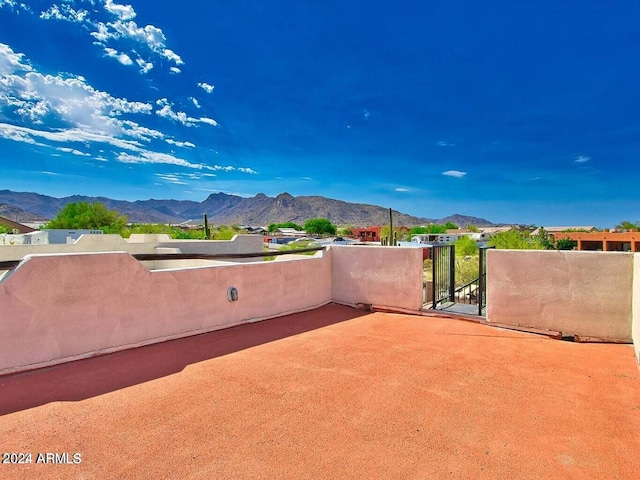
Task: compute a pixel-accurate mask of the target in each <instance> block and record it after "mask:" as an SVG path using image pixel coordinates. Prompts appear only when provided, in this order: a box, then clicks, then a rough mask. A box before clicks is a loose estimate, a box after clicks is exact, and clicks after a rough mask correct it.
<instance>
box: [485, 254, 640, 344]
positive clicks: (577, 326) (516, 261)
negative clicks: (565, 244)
mask: <svg viewBox="0 0 640 480" xmlns="http://www.w3.org/2000/svg"><path fill="white" fill-rule="evenodd" d="M633 262H634V258H633V254H630V253H615V252H607V253H601V252H574V251H537V250H488V251H487V321H488V322H493V323H500V324H507V325H515V326H525V327H533V328H539V329H546V330H555V331H560V332H562V333H563V334H567V335H578V336H582V337H596V338H601V339H609V340H624V341H631V319H632V301H633V300H632V282H633ZM637 268H638V267H637V260H636V271H637ZM636 289H637V285H636ZM635 308H637V305H636V307H635Z"/></svg>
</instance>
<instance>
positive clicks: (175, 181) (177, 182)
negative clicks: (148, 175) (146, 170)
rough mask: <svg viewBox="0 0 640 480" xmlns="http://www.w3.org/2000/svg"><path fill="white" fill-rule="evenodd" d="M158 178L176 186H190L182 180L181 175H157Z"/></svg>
mask: <svg viewBox="0 0 640 480" xmlns="http://www.w3.org/2000/svg"><path fill="white" fill-rule="evenodd" d="M155 175H156V177H159V178H161V179H162V180H164V181H165V182H169V183H173V184H175V185H189V183H188V182H183V181H182V180H181V179H180V174H165V173H156V174H155Z"/></svg>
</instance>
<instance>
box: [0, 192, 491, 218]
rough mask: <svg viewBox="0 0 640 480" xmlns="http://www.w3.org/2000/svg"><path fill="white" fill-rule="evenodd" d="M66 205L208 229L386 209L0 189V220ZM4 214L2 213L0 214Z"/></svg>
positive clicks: (50, 212)
mask: <svg viewBox="0 0 640 480" xmlns="http://www.w3.org/2000/svg"><path fill="white" fill-rule="evenodd" d="M71 202H101V203H103V204H105V205H106V206H107V208H109V209H111V210H116V211H118V212H119V213H120V214H121V215H126V216H127V217H128V219H129V222H132V223H170V224H179V223H184V222H188V221H190V220H191V221H200V220H201V219H202V216H203V214H207V217H208V221H209V223H211V224H225V225H231V224H237V225H253V226H258V225H262V226H265V225H268V224H270V223H282V222H289V221H291V222H295V223H299V224H303V223H304V222H305V221H306V220H308V219H310V218H328V219H329V220H330V221H331V222H332V223H334V224H336V225H354V226H370V225H384V224H387V223H388V222H389V210H388V209H387V208H384V207H380V206H377V205H368V204H363V203H351V202H345V201H342V200H335V199H332V198H326V197H322V196H297V197H294V196H292V195H290V194H288V193H281V194H279V195H277V196H276V197H268V196H267V195H265V194H263V193H259V194H257V195H256V196H254V197H249V198H246V197H240V196H238V195H229V194H226V193H212V194H211V195H209V196H208V197H207V198H206V199H205V200H204V201H202V202H195V201H192V200H154V199H149V200H136V201H134V202H130V201H126V200H114V199H111V198H107V197H87V196H81V195H73V196H70V197H63V198H56V197H50V196H47V195H41V194H39V193H32V192H13V191H11V190H0V215H1V216H5V217H6V218H10V219H11V220H16V221H22V222H32V221H35V220H36V219H38V218H40V219H42V220H49V219H52V218H54V217H55V216H56V215H57V213H58V212H59V211H60V209H62V208H63V207H64V206H65V205H67V204H68V203H71ZM3 212H4V213H3ZM393 221H394V223H395V224H396V225H405V226H414V225H425V224H429V223H440V224H444V223H446V222H452V223H455V224H456V225H460V226H464V225H468V224H472V225H477V226H489V225H492V223H491V222H490V221H488V220H485V219H484V218H477V217H471V216H466V215H459V214H455V215H450V216H447V217H444V218H440V219H429V218H422V217H415V216H411V215H407V214H404V213H401V212H398V211H395V210H394V211H393Z"/></svg>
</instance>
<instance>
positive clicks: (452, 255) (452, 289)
mask: <svg viewBox="0 0 640 480" xmlns="http://www.w3.org/2000/svg"><path fill="white" fill-rule="evenodd" d="M455 278H456V246H455V245H450V246H449V301H450V302H455V301H456V282H455Z"/></svg>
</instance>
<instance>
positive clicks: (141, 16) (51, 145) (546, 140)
mask: <svg viewBox="0 0 640 480" xmlns="http://www.w3.org/2000/svg"><path fill="white" fill-rule="evenodd" d="M606 3H607V4H606V5H605V3H603V2H584V1H564V2H557V1H539V2H513V1H493V2H480V1H467V0H461V1H459V2H445V1H423V0H421V1H409V0H401V1H398V2H388V1H378V0H367V1H361V0H352V1H350V2H339V1H337V0H335V1H334V0H327V1H324V2H317V1H305V0H298V1H272V2H264V1H257V0H256V1H248V0H235V1H233V2H222V1H218V0H206V1H205V0H189V1H186V2H181V3H178V2H169V1H164V0H155V1H153V2H149V1H130V2H123V3H117V2H116V0H56V1H51V0H42V1H38V0H33V1H25V2H24V3H23V2H20V1H19V0H0V188H7V189H11V190H17V191H35V192H38V193H43V194H48V195H53V196H67V195H73V194H83V195H96V196H99V195H103V196H108V197H112V198H117V199H127V200H138V199H140V200H142V199H147V198H175V199H191V200H196V201H201V200H204V199H205V198H206V197H207V195H209V194H210V193H214V192H220V191H222V192H225V193H230V194H237V195H242V196H253V195H255V194H257V193H260V192H261V193H265V194H267V195H271V196H273V195H277V194H278V193H281V192H285V191H286V192H289V193H291V194H293V195H324V196H327V197H331V198H337V199H341V200H346V201H354V202H362V203H372V204H376V205H382V206H385V207H393V208H395V209H398V210H400V211H403V212H405V213H409V214H414V215H418V216H423V217H428V218H439V217H443V216H445V215H449V214H453V213H462V214H467V215H475V216H480V217H484V218H487V219H489V220H491V221H494V222H517V223H535V224H542V225H587V224H590V225H591V224H592V225H596V226H599V227H608V226H613V225H615V224H616V223H618V222H619V221H621V220H625V219H626V220H631V221H636V220H639V219H640V193H639V192H640V189H639V188H638V183H639V182H638V180H639V178H640V162H639V161H638V152H639V151H640V116H639V114H638V107H639V106H640V87H639V85H640V22H639V21H638V20H639V19H640V3H639V2H637V1H615V0H614V1H613V2H606Z"/></svg>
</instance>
